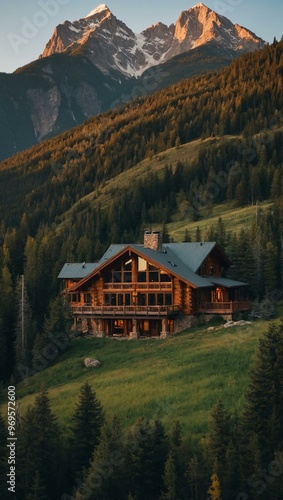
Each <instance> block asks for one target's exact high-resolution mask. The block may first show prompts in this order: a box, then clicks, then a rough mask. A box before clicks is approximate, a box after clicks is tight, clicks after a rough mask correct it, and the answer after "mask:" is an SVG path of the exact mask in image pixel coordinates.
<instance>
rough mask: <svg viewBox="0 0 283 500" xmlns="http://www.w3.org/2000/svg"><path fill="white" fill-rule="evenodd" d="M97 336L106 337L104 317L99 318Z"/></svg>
mask: <svg viewBox="0 0 283 500" xmlns="http://www.w3.org/2000/svg"><path fill="white" fill-rule="evenodd" d="M97 336H98V337H100V338H104V337H105V330H104V320H103V319H99V320H98V331H97Z"/></svg>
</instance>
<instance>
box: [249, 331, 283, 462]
mask: <svg viewBox="0 0 283 500" xmlns="http://www.w3.org/2000/svg"><path fill="white" fill-rule="evenodd" d="M282 380H283V323H282V322H281V324H279V325H278V324H275V323H272V324H270V326H269V328H268V331H267V332H266V333H265V335H264V336H263V338H262V339H261V340H260V341H259V353H258V359H257V362H256V365H255V367H254V368H253V370H252V371H251V376H250V385H249V389H248V391H247V394H246V401H247V402H246V408H245V412H244V416H243V443H244V449H243V460H244V462H243V463H244V468H245V469H246V470H250V471H252V470H254V469H255V463H256V464H257V465H256V467H257V468H258V467H264V466H267V465H268V464H269V463H270V462H271V461H272V460H273V457H274V453H275V452H276V451H280V450H281V448H282V444H283V420H282V401H283V386H282ZM267 436H268V439H267ZM249 443H250V444H251V443H256V446H250V445H249ZM249 447H250V448H253V449H254V453H253V456H252V455H251V453H250V451H249V450H248V449H249Z"/></svg>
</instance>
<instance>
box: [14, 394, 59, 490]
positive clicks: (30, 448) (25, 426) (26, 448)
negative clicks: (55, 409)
mask: <svg viewBox="0 0 283 500" xmlns="http://www.w3.org/2000/svg"><path fill="white" fill-rule="evenodd" d="M61 448H62V446H61V437H60V429H59V426H58V424H57V419H56V417H55V415H54V414H53V413H52V411H51V408H50V400H49V397H48V393H47V391H46V390H45V389H43V390H42V391H41V392H40V393H39V394H38V395H37V396H36V398H35V404H34V406H33V407H29V408H28V410H27V412H26V414H25V415H24V417H23V418H22V419H21V425H20V428H19V439H18V455H17V459H18V464H19V468H18V476H19V494H20V498H25V496H27V495H28V494H32V491H33V490H34V488H40V489H41V491H43V486H44V488H45V491H46V494H47V497H48V498H56V497H58V496H59V494H60V491H61V492H62V489H63V488H64V482H63V481H62V479H63V475H64V464H63V460H62V457H61ZM36 475H38V481H37V484H35V483H34V479H35V476H36ZM61 488H62V489H61Z"/></svg>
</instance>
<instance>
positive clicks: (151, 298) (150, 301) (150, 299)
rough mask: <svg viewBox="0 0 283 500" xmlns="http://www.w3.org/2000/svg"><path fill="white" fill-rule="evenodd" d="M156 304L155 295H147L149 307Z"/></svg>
mask: <svg viewBox="0 0 283 500" xmlns="http://www.w3.org/2000/svg"><path fill="white" fill-rule="evenodd" d="M155 304H156V296H155V293H149V294H148V305H149V306H155Z"/></svg>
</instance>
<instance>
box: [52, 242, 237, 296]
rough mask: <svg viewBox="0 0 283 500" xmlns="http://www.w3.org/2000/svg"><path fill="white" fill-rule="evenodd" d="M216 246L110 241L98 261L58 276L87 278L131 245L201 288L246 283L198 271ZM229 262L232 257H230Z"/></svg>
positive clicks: (71, 266) (68, 267)
mask: <svg viewBox="0 0 283 500" xmlns="http://www.w3.org/2000/svg"><path fill="white" fill-rule="evenodd" d="M215 246H216V243H215V242H208V243H201V242H199V243H192V242H188V243H166V244H163V246H162V251H160V252H158V251H156V250H152V249H150V248H144V246H143V245H141V244H139V245H137V244H130V245H127V244H115V245H110V247H109V248H108V249H107V250H106V252H105V253H104V255H103V256H102V257H101V259H100V260H99V262H97V263H83V264H65V265H64V267H63V268H62V270H61V272H60V274H59V276H58V278H65V279H66V278H69V279H83V278H87V276H88V275H90V274H91V273H93V272H94V271H95V270H96V269H99V268H100V267H102V266H103V264H105V263H106V262H107V261H108V260H109V259H112V258H113V257H115V256H116V255H118V254H120V253H121V252H123V250H124V249H126V248H129V249H132V250H133V251H136V252H138V253H139V254H140V255H142V256H143V257H144V258H145V259H148V260H151V261H153V262H155V263H156V264H157V265H160V266H162V267H163V268H164V269H166V270H167V271H168V273H169V274H174V275H176V276H178V277H180V278H181V279H183V280H185V281H187V282H189V283H191V284H192V285H193V286H195V287H197V288H212V287H214V286H215V285H219V286H224V287H226V288H235V287H239V286H245V285H246V283H243V282H241V281H235V280H230V279H227V278H221V277H214V276H211V277H210V276H209V277H202V276H199V275H198V274H196V271H197V270H198V269H199V268H200V266H201V264H202V263H203V261H204V260H205V259H206V258H207V257H208V255H209V254H210V252H211V251H212V250H213V248H214V247H215ZM227 261H228V262H229V260H228V259H227Z"/></svg>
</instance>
